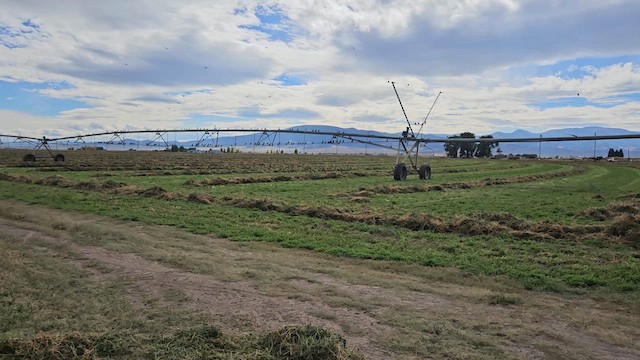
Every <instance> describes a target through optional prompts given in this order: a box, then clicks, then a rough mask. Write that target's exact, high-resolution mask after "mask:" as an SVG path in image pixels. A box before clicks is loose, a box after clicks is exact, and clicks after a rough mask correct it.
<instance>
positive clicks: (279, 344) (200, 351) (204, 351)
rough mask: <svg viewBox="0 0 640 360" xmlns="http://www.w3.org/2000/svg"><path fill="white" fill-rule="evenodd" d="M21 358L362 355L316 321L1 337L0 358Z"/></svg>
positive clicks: (338, 358) (340, 359) (337, 359)
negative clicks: (232, 329)
mask: <svg viewBox="0 0 640 360" xmlns="http://www.w3.org/2000/svg"><path fill="white" fill-rule="evenodd" d="M8 356H11V357H12V358H21V359H61V360H62V359H65V360H66V359H99V358H113V357H116V358H189V359H195V358H198V359H239V358H241V359H282V360H293V359H326V360H348V359H364V357H363V355H362V354H361V353H359V352H355V351H353V350H350V349H348V348H347V347H346V341H345V340H344V339H343V338H342V337H340V336H338V335H336V334H334V333H332V332H330V331H329V330H326V329H324V328H321V327H317V326H313V325H304V326H286V327H284V328H282V329H279V330H276V331H271V332H266V333H263V334H244V335H231V334H223V333H222V332H220V331H219V330H218V329H217V328H215V327H212V326H202V327H198V328H194V329H186V330H181V331H178V332H176V333H175V334H173V335H171V336H135V337H134V336H131V335H127V334H111V333H108V334H87V333H68V334H56V333H42V334H38V335H36V336H34V337H32V338H27V339H1V340H0V357H2V358H5V357H8Z"/></svg>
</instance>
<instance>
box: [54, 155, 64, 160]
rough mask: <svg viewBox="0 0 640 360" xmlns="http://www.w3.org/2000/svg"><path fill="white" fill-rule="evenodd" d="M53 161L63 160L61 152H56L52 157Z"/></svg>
mask: <svg viewBox="0 0 640 360" xmlns="http://www.w3.org/2000/svg"><path fill="white" fill-rule="evenodd" d="M53 160H54V161H64V155H62V154H56V156H54V157H53Z"/></svg>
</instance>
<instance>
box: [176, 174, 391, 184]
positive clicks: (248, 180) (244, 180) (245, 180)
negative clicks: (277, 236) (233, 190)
mask: <svg viewBox="0 0 640 360" xmlns="http://www.w3.org/2000/svg"><path fill="white" fill-rule="evenodd" d="M379 175H387V174H386V173H385V174H380V173H367V172H352V173H336V172H329V173H311V174H309V175H279V176H261V177H238V178H208V179H191V180H187V181H186V182H185V183H184V184H185V185H187V186H195V187H201V186H216V185H228V184H258V183H270V182H283V181H304V180H324V179H338V178H349V177H364V176H379Z"/></svg>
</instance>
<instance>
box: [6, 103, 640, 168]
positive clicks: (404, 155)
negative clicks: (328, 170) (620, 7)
mask: <svg viewBox="0 0 640 360" xmlns="http://www.w3.org/2000/svg"><path fill="white" fill-rule="evenodd" d="M434 104H435V102H434ZM425 121H426V118H425ZM408 125H409V127H408V129H407V130H406V131H403V132H402V134H401V135H400V136H397V135H383V134H369V133H355V132H344V131H340V132H336V131H322V130H306V129H233V128H227V129H218V128H213V129H157V130H122V131H106V132H99V133H90V134H84V135H74V136H64V137H55V138H47V137H45V136H43V137H32V136H21V135H5V134H0V141H1V140H2V139H3V138H4V139H13V141H14V142H28V143H31V144H33V150H34V153H27V154H25V155H24V157H23V160H24V161H26V162H33V161H36V160H38V159H48V158H50V159H53V160H54V161H57V162H62V161H64V160H65V157H64V155H62V154H54V152H53V151H52V150H51V147H50V144H51V143H55V142H67V143H68V142H74V143H85V139H90V138H96V137H100V136H108V137H109V141H107V143H108V144H125V137H126V136H127V135H134V134H147V135H151V140H149V142H148V143H147V144H150V143H152V142H160V143H164V145H166V146H167V147H169V146H170V145H169V136H168V135H169V134H177V133H180V134H185V133H194V134H198V140H197V141H196V142H195V145H196V146H200V145H201V144H202V143H203V142H204V141H207V140H211V141H215V144H216V145H217V141H218V136H219V134H221V133H222V134H225V133H236V134H238V133H247V134H250V133H253V134H256V135H257V134H260V135H259V137H258V138H257V140H256V141H255V142H254V143H253V144H254V145H256V144H258V145H265V144H271V145H273V144H274V142H275V139H276V135H278V134H304V135H323V136H330V137H331V138H332V139H336V143H339V142H343V141H349V142H357V143H362V144H367V145H371V146H377V147H382V148H385V149H390V150H393V151H396V150H397V151H398V157H397V161H396V166H395V168H394V179H396V180H405V179H406V177H407V173H408V172H409V171H410V170H409V167H410V168H411V170H412V171H413V172H417V173H418V174H419V176H420V178H421V179H425V180H426V179H429V178H430V177H431V168H430V167H429V165H428V164H422V165H420V166H418V164H417V160H418V151H419V149H420V145H426V144H429V143H497V142H500V143H543V142H561V141H599V140H623V139H640V134H622V135H595V134H594V135H592V136H561V137H542V136H540V137H531V138H499V139H494V138H479V139H472V138H469V139H465V138H455V139H453V138H427V137H423V136H421V135H420V132H417V133H416V132H413V129H412V127H411V124H410V123H408ZM422 126H424V121H423V123H422V125H421V126H420V131H421V129H422ZM329 143H332V142H331V141H330V142H329ZM394 143H397V146H394V145H392V144H394ZM41 149H44V150H46V154H44V155H37V154H38V153H37V151H38V150H41ZM407 160H408V161H409V164H406V163H405V162H404V161H407Z"/></svg>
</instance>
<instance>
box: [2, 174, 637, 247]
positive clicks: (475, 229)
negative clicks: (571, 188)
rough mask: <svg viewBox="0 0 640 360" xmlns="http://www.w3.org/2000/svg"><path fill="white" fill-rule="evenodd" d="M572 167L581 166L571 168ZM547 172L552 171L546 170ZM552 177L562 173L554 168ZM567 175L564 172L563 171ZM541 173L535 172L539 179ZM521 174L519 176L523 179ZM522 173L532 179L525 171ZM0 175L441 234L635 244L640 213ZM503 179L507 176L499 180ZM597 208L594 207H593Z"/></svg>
mask: <svg viewBox="0 0 640 360" xmlns="http://www.w3.org/2000/svg"><path fill="white" fill-rule="evenodd" d="M572 171H580V169H574V170H572ZM546 175H547V176H549V175H552V174H546ZM553 175H554V176H560V175H559V173H554V174H553ZM565 175H566V174H565ZM540 176H544V175H538V176H535V178H536V179H539V178H540ZM523 178H524V177H519V179H517V180H519V181H522V179H523ZM526 178H531V176H527V177H526ZM0 180H8V181H17V182H27V183H34V184H37V185H44V186H55V187H64V188H73V189H78V190H86V191H99V192H105V191H106V192H111V193H115V194H120V195H137V196H146V197H155V198H158V199H162V200H171V201H188V202H195V203H199V204H206V205H212V204H213V205H226V206H234V207H238V208H245V209H259V210H262V211H275V212H280V213H284V214H288V215H297V216H308V217H314V218H319V219H327V220H338V221H345V222H362V223H367V224H371V225H391V226H397V227H401V228H405V229H409V230H413V231H421V230H429V231H433V232H440V233H456V234H461V235H472V236H475V235H491V236H497V235H503V234H509V235H511V236H513V237H514V238H519V239H531V240H550V239H564V240H581V239H584V238H586V237H594V236H598V237H601V238H603V239H608V238H612V237H613V238H614V240H618V241H623V242H627V243H632V244H634V245H639V244H638V239H640V237H639V236H638V233H639V231H640V226H639V225H638V224H640V222H639V221H637V220H639V218H640V215H639V214H638V213H639V212H640V211H639V210H638V209H639V208H640V204H639V203H638V202H637V201H635V200H633V199H632V200H628V201H626V202H623V203H617V204H612V205H611V206H612V208H611V209H626V208H628V207H630V208H632V209H634V210H633V211H634V212H631V213H630V212H628V211H624V212H622V213H620V212H618V213H615V212H611V211H612V210H611V209H608V211H610V212H611V213H612V214H614V215H613V216H612V218H611V223H610V224H608V225H566V224H559V223H553V222H550V221H539V222H535V221H529V220H525V219H521V218H518V217H515V216H513V215H511V214H508V213H481V214H478V215H477V216H474V217H470V216H461V217H456V218H454V219H452V220H445V219H442V218H440V217H437V216H434V215H431V214H424V213H411V214H406V215H403V216H388V215H385V214H380V213H373V212H355V211H353V210H347V209H340V208H330V207H326V206H308V205H291V204H281V203H275V202H272V201H268V200H266V199H246V198H232V197H229V196H223V197H214V196H211V195H208V194H203V193H190V194H183V193H178V192H171V191H166V190H165V189H163V188H161V187H158V186H154V187H150V188H139V187H136V186H134V185H126V184H123V183H116V182H113V181H106V182H99V181H93V182H90V183H87V182H79V181H73V180H67V179H64V178H61V177H59V176H51V177H47V178H43V179H38V180H35V181H34V180H31V179H29V178H26V177H24V176H13V175H9V174H3V173H0ZM502 180H506V179H502ZM591 211H596V210H591Z"/></svg>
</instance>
